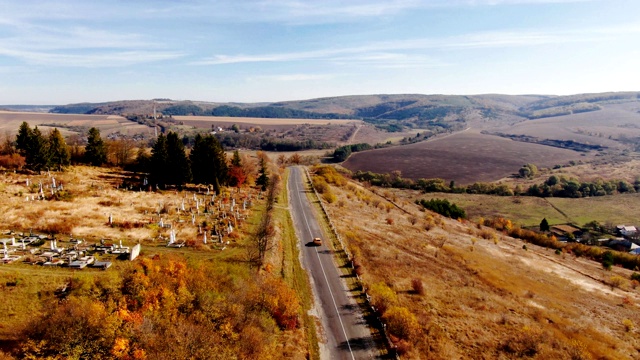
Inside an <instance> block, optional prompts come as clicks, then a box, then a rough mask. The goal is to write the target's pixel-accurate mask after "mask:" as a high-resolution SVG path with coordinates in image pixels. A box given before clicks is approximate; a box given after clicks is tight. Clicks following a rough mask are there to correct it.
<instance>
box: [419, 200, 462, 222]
mask: <svg viewBox="0 0 640 360" xmlns="http://www.w3.org/2000/svg"><path fill="white" fill-rule="evenodd" d="M416 204H418V205H422V207H424V208H425V209H428V210H431V211H434V212H436V213H438V214H440V215H443V216H446V217H450V218H452V219H457V218H462V219H466V218H467V214H466V213H465V211H464V210H463V209H461V208H460V207H458V206H457V205H456V204H453V203H450V202H449V200H447V199H431V200H424V199H423V200H416Z"/></svg>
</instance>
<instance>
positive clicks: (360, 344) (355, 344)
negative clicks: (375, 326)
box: [338, 336, 375, 350]
mask: <svg viewBox="0 0 640 360" xmlns="http://www.w3.org/2000/svg"><path fill="white" fill-rule="evenodd" d="M349 346H351V350H367V349H375V344H374V342H373V338H372V337H371V336H367V337H359V338H351V339H349V343H348V344H347V342H346V341H343V342H341V343H340V344H339V345H338V349H340V350H349Z"/></svg>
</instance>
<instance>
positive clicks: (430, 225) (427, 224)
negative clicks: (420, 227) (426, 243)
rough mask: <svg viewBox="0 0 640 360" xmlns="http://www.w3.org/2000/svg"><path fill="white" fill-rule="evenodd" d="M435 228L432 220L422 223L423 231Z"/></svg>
mask: <svg viewBox="0 0 640 360" xmlns="http://www.w3.org/2000/svg"><path fill="white" fill-rule="evenodd" d="M435 226H436V224H435V223H434V222H433V220H427V222H425V223H424V229H425V230H426V231H429V230H431V229H433V228H434V227H435Z"/></svg>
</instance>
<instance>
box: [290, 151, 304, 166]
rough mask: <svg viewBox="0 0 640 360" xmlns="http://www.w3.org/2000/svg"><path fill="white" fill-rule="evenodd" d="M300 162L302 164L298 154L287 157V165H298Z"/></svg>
mask: <svg viewBox="0 0 640 360" xmlns="http://www.w3.org/2000/svg"><path fill="white" fill-rule="evenodd" d="M301 162H302V158H301V157H300V154H298V153H295V154H293V155H291V156H290V157H289V163H291V164H295V165H300V163H301Z"/></svg>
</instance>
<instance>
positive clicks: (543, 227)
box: [540, 218, 549, 231]
mask: <svg viewBox="0 0 640 360" xmlns="http://www.w3.org/2000/svg"><path fill="white" fill-rule="evenodd" d="M540 231H549V222H548V221H547V218H543V219H542V221H541V222H540Z"/></svg>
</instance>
